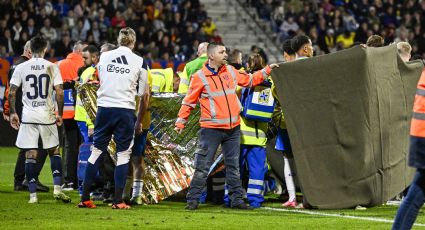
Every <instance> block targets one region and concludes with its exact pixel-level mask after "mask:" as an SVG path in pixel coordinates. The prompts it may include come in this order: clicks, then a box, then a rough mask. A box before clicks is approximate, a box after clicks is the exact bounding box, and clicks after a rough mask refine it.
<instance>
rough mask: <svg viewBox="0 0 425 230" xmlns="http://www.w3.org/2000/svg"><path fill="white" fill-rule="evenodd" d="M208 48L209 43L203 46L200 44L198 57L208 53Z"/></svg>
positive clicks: (204, 43)
mask: <svg viewBox="0 0 425 230" xmlns="http://www.w3.org/2000/svg"><path fill="white" fill-rule="evenodd" d="M207 47H208V42H202V43H201V44H199V46H198V57H199V56H201V55H202V54H205V53H207Z"/></svg>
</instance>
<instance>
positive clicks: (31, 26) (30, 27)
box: [24, 18, 38, 37]
mask: <svg viewBox="0 0 425 230" xmlns="http://www.w3.org/2000/svg"><path fill="white" fill-rule="evenodd" d="M34 24H35V22H34V19H32V18H29V19H28V21H27V26H26V28H25V29H24V31H25V32H27V33H28V36H29V37H33V36H35V35H36V34H37V33H38V30H37V28H35V26H34Z"/></svg>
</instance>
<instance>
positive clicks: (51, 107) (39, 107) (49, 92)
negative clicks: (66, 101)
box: [10, 58, 62, 124]
mask: <svg viewBox="0 0 425 230" xmlns="http://www.w3.org/2000/svg"><path fill="white" fill-rule="evenodd" d="M10 84H11V85H16V86H18V87H19V86H21V85H22V104H23V105H24V108H23V110H22V118H21V120H22V123H30V124H54V123H55V121H56V119H55V103H54V100H53V90H54V86H56V85H60V84H62V77H61V74H60V72H59V68H58V66H57V65H55V64H53V63H51V62H49V61H47V60H46V59H43V58H31V59H30V60H28V61H26V62H24V63H22V64H19V65H18V66H17V67H16V69H15V71H14V72H13V75H12V79H11V80H10Z"/></svg>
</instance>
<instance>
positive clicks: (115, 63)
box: [97, 46, 147, 110]
mask: <svg viewBox="0 0 425 230" xmlns="http://www.w3.org/2000/svg"><path fill="white" fill-rule="evenodd" d="M143 66H144V65H143V58H142V57H140V56H138V55H136V54H134V53H133V52H132V51H131V50H130V49H129V48H127V47H124V46H120V47H119V48H117V49H115V50H111V51H108V52H105V53H102V55H101V56H100V60H99V64H98V67H97V68H98V70H99V80H100V88H99V90H98V91H97V96H98V98H97V105H98V106H100V107H106V108H125V109H133V110H134V109H135V107H136V102H135V100H134V98H135V96H136V94H137V95H139V96H142V95H143V92H144V89H145V86H146V83H147V69H146V68H144V67H143Z"/></svg>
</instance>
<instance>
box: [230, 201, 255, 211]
mask: <svg viewBox="0 0 425 230" xmlns="http://www.w3.org/2000/svg"><path fill="white" fill-rule="evenodd" d="M232 208H234V209H242V210H252V209H253V208H252V207H251V206H249V205H247V204H246V203H244V202H242V203H240V204H238V205H235V206H232Z"/></svg>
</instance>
